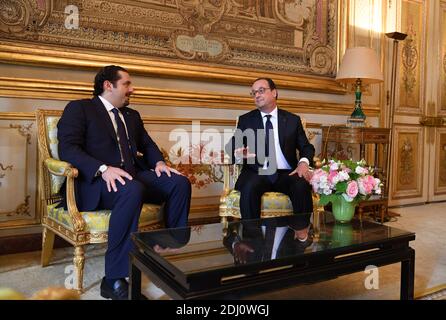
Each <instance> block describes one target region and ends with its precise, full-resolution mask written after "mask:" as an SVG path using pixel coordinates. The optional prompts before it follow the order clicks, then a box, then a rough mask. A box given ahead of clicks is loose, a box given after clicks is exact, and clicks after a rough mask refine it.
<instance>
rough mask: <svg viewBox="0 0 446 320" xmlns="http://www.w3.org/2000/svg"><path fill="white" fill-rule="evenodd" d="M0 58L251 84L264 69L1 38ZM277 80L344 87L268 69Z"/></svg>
mask: <svg viewBox="0 0 446 320" xmlns="http://www.w3.org/2000/svg"><path fill="white" fill-rule="evenodd" d="M0 62H4V63H10V64H11V63H12V64H31V65H40V66H48V67H59V68H82V69H88V70H97V69H99V68H100V67H102V66H105V65H107V64H111V63H113V64H118V65H121V66H123V67H125V68H126V69H127V70H129V71H130V72H131V73H132V74H139V75H146V76H161V77H173V78H188V79H194V80H203V81H212V82H228V83H232V84H243V85H250V84H251V83H252V81H253V80H254V79H256V78H259V77H262V76H265V72H260V71H246V70H242V69H236V68H228V67H216V66H212V65H209V64H208V65H202V66H200V65H198V64H193V63H189V64H185V63H182V62H180V61H176V62H166V61H161V60H157V59H144V58H138V57H132V59H129V58H128V56H126V57H123V56H122V55H117V54H104V52H100V53H98V52H95V51H91V50H82V51H81V50H76V49H71V50H68V49H67V48H62V47H54V46H42V45H40V46H36V45H26V44H24V43H19V42H18V41H14V42H10V41H6V40H1V39H0ZM268 75H269V76H270V77H271V78H273V79H274V81H275V82H276V84H277V85H278V86H280V87H283V88H291V89H296V90H303V91H316V92H324V93H334V94H345V93H346V90H345V88H344V87H342V86H341V85H340V84H339V83H337V82H336V81H335V80H334V79H330V78H323V77H319V78H318V77H312V76H304V75H300V74H297V73H296V74H293V75H286V74H281V73H276V72H268Z"/></svg>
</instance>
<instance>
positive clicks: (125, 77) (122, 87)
mask: <svg viewBox="0 0 446 320" xmlns="http://www.w3.org/2000/svg"><path fill="white" fill-rule="evenodd" d="M118 74H119V75H120V76H121V78H120V79H119V80H118V81H116V82H115V84H114V85H113V84H112V83H107V87H108V90H109V94H110V100H113V101H110V102H111V103H112V104H113V105H114V106H115V107H117V108H121V107H126V106H128V105H129V103H130V95H131V94H132V93H133V87H132V81H131V79H130V75H129V74H128V73H127V72H124V71H118Z"/></svg>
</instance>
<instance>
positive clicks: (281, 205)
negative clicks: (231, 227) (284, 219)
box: [224, 189, 293, 217]
mask: <svg viewBox="0 0 446 320" xmlns="http://www.w3.org/2000/svg"><path fill="white" fill-rule="evenodd" d="M224 205H225V207H226V210H227V212H231V213H232V216H240V191H237V190H234V189H232V190H231V191H230V192H229V194H228V195H227V196H226V198H225V203H224ZM260 211H261V215H262V217H264V216H268V215H287V214H292V213H293V205H292V204H291V200H290V198H289V197H288V196H287V195H285V194H283V193H279V192H265V193H264V194H263V196H262V200H261V206H260Z"/></svg>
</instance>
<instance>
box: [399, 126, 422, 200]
mask: <svg viewBox="0 0 446 320" xmlns="http://www.w3.org/2000/svg"><path fill="white" fill-rule="evenodd" d="M393 150H394V152H393V155H392V157H393V161H392V163H393V168H392V198H393V199H404V198H410V197H420V196H421V195H422V191H423V190H422V189H423V176H424V173H423V165H424V164H423V154H424V130H423V128H421V127H409V126H407V127H406V126H405V127H403V126H396V127H395V138H394V148H393Z"/></svg>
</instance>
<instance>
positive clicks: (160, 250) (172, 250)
mask: <svg viewBox="0 0 446 320" xmlns="http://www.w3.org/2000/svg"><path fill="white" fill-rule="evenodd" d="M153 250H155V252H156V253H176V252H178V251H180V249H178V248H169V247H167V248H163V247H161V246H160V245H159V244H155V245H154V246H153Z"/></svg>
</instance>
